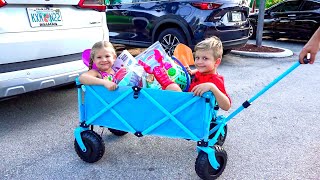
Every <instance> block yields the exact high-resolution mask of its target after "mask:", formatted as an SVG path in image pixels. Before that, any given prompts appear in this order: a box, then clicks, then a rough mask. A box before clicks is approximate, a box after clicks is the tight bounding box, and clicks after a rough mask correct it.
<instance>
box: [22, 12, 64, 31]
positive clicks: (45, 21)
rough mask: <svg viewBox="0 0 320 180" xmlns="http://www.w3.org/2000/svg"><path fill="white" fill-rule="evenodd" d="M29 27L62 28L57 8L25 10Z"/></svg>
mask: <svg viewBox="0 0 320 180" xmlns="http://www.w3.org/2000/svg"><path fill="white" fill-rule="evenodd" d="M27 12H28V17H29V22H30V26H31V27H46V26H62V25H63V22H62V16H61V12H60V9H59V8H27Z"/></svg>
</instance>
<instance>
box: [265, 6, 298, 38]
mask: <svg viewBox="0 0 320 180" xmlns="http://www.w3.org/2000/svg"><path fill="white" fill-rule="evenodd" d="M300 4H301V1H286V2H284V3H283V5H282V6H281V8H280V9H278V11H277V12H272V13H271V14H272V16H273V18H274V19H275V22H274V33H275V34H276V35H277V36H278V37H288V36H290V33H297V32H292V28H293V26H294V25H293V22H294V21H295V19H296V13H297V12H298V9H299V6H300Z"/></svg>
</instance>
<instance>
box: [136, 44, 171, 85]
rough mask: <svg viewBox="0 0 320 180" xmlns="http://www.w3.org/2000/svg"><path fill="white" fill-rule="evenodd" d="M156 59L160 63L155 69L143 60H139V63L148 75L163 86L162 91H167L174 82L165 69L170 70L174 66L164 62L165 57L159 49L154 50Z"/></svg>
mask: <svg viewBox="0 0 320 180" xmlns="http://www.w3.org/2000/svg"><path fill="white" fill-rule="evenodd" d="M154 58H155V60H156V61H157V62H158V65H156V66H154V67H153V68H151V66H149V65H148V64H146V63H145V62H143V61H141V60H139V62H138V63H139V64H140V65H141V66H142V67H143V68H144V70H145V71H146V72H147V73H149V74H153V75H154V77H155V78H156V80H157V81H158V82H159V84H160V85H161V87H162V89H166V88H167V86H168V85H170V84H172V83H174V82H173V81H172V80H171V79H170V78H169V76H168V74H167V72H166V71H165V69H164V68H166V69H169V68H170V67H172V65H171V64H170V63H166V62H165V63H164V62H163V57H162V56H161V54H160V52H159V50H157V49H154Z"/></svg>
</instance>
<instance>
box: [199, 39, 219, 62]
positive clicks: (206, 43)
mask: <svg viewBox="0 0 320 180" xmlns="http://www.w3.org/2000/svg"><path fill="white" fill-rule="evenodd" d="M194 50H195V51H198V50H212V53H213V57H214V59H217V58H222V54H223V46H222V42H221V40H220V39H219V38H218V37H216V36H212V37H210V38H206V39H205V40H203V41H201V42H199V43H198V44H197V45H196V46H195V47H194Z"/></svg>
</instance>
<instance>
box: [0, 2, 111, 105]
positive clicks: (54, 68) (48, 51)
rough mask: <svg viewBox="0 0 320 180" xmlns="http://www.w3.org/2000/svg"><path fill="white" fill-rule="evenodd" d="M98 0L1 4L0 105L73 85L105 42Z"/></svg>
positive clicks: (105, 37) (106, 35) (105, 29)
mask: <svg viewBox="0 0 320 180" xmlns="http://www.w3.org/2000/svg"><path fill="white" fill-rule="evenodd" d="M101 2H103V1H101V0H32V1H21V0H0V17H1V20H0V99H2V98H6V97H10V96H14V95H18V94H23V93H26V92H30V91H34V90H39V89H44V88H48V87H53V86H58V85H62V84H67V83H70V82H73V81H74V80H75V78H76V77H77V76H79V74H81V73H82V72H85V71H87V70H88V69H87V67H86V66H85V65H84V64H83V62H82V60H81V53H82V51H83V50H85V49H88V48H91V46H92V45H93V44H94V43H95V42H97V41H101V40H107V41H108V40H109V31H108V28H107V24H106V15H105V9H106V6H105V5H104V4H103V3H101Z"/></svg>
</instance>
